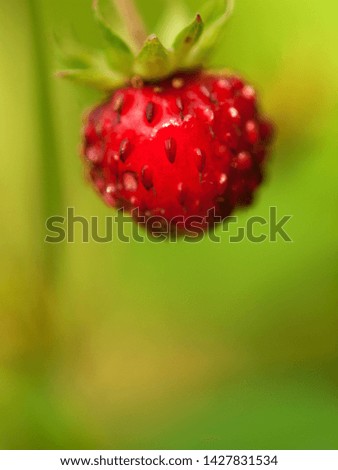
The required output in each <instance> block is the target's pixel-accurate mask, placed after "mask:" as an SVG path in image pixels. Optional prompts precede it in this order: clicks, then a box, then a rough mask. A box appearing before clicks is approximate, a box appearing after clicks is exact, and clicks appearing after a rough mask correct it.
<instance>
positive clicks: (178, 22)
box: [154, 0, 190, 47]
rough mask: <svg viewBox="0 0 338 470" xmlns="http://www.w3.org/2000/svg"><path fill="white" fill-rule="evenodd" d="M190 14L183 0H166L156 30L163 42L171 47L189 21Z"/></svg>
mask: <svg viewBox="0 0 338 470" xmlns="http://www.w3.org/2000/svg"><path fill="white" fill-rule="evenodd" d="M189 20H190V14H189V12H188V10H187V7H186V5H185V2H182V0H166V1H165V5H163V13H162V15H161V17H160V19H159V21H158V23H157V24H156V26H155V28H154V31H155V32H156V33H158V36H159V37H160V38H161V41H162V42H163V44H165V45H166V46H168V47H169V45H171V44H173V42H174V40H175V38H176V36H177V35H178V33H179V32H180V31H182V29H183V28H184V27H185V26H186V25H187V24H188V23H189Z"/></svg>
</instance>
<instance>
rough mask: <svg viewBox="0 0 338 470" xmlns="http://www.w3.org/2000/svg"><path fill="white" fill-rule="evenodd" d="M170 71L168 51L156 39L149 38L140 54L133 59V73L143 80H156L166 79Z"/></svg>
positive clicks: (155, 37)
mask: <svg viewBox="0 0 338 470" xmlns="http://www.w3.org/2000/svg"><path fill="white" fill-rule="evenodd" d="M171 70H172V60H171V55H170V53H169V51H168V50H167V49H166V48H165V47H164V46H163V45H162V43H161V42H160V41H159V39H158V37H157V36H155V35H151V36H149V38H148V39H147V40H146V42H145V44H144V46H143V48H142V50H141V52H140V53H139V55H138V56H137V57H136V59H135V64H134V72H135V74H137V75H140V76H141V77H142V78H143V79H145V80H157V79H161V78H164V77H166V76H167V75H169V74H170V72H171Z"/></svg>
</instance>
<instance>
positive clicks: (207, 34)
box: [189, 0, 234, 65]
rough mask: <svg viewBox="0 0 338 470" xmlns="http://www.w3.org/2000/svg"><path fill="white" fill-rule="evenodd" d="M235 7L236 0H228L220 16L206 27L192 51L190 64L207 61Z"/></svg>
mask: <svg viewBox="0 0 338 470" xmlns="http://www.w3.org/2000/svg"><path fill="white" fill-rule="evenodd" d="M223 1H224V0H223ZM233 7H234V0H226V1H225V7H224V8H223V13H222V14H221V16H218V17H217V18H216V19H215V20H214V21H213V22H211V24H210V25H209V26H207V27H206V28H205V29H204V33H203V35H202V37H201V39H200V41H199V42H198V44H196V46H195V47H194V49H193V50H192V52H191V56H190V59H189V60H190V62H189V65H193V64H195V65H200V64H202V63H204V62H206V61H207V60H208V59H209V58H210V56H211V53H212V51H213V49H215V46H216V44H217V41H218V40H219V38H220V35H221V33H222V31H223V30H224V25H225V24H226V22H227V21H228V19H229V18H230V16H231V14H232V11H233Z"/></svg>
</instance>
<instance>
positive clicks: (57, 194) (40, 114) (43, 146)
mask: <svg viewBox="0 0 338 470" xmlns="http://www.w3.org/2000/svg"><path fill="white" fill-rule="evenodd" d="M28 5H29V6H28V8H29V15H30V25H31V35H32V44H33V56H32V61H33V65H34V70H35V77H34V78H35V84H36V85H35V86H36V88H35V96H36V112H37V122H38V133H39V146H40V173H41V184H42V190H41V192H42V224H41V232H42V233H43V234H44V231H45V222H46V220H47V218H48V217H51V216H53V215H58V214H61V213H62V209H63V198H62V185H61V171H60V165H59V160H58V150H57V140H56V135H55V130H54V124H53V110H52V99H51V94H52V93H51V89H50V84H49V76H51V73H50V71H49V68H48V62H47V57H48V50H47V47H46V44H47V43H46V37H45V34H44V31H43V26H42V21H41V18H40V12H39V4H38V0H30V1H29V2H28ZM41 232H40V233H39V236H41ZM42 236H44V235H42ZM58 252H59V250H56V248H55V247H54V246H50V245H48V244H44V245H43V264H44V272H43V275H44V279H45V281H49V282H53V280H54V278H55V269H56V262H57V259H56V258H57V257H56V254H57V253H58Z"/></svg>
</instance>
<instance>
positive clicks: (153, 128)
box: [84, 72, 273, 233]
mask: <svg viewBox="0 0 338 470" xmlns="http://www.w3.org/2000/svg"><path fill="white" fill-rule="evenodd" d="M84 134H85V144H84V160H85V164H86V167H87V170H88V174H89V177H90V179H91V181H92V183H93V185H94V187H95V188H96V190H97V191H98V193H99V194H100V195H101V197H102V198H103V200H104V201H105V202H106V203H107V204H108V205H109V206H112V207H116V208H121V207H123V208H125V209H126V210H128V211H131V210H133V209H134V208H138V209H139V212H140V214H142V215H144V216H145V218H146V219H148V218H149V217H151V216H161V217H162V218H165V219H166V220H167V221H171V220H172V219H173V218H174V217H177V216H181V218H180V219H178V218H177V222H174V226H176V227H177V229H178V231H180V232H181V233H184V232H185V231H186V227H185V223H184V222H185V221H186V220H187V218H188V217H190V216H200V217H205V216H207V214H208V211H209V210H210V209H214V213H215V215H216V216H219V217H221V219H224V218H226V217H227V216H228V215H229V214H230V213H231V212H232V211H233V210H234V208H235V207H237V206H245V205H249V204H250V203H251V202H252V199H253V195H254V193H255V191H256V189H257V188H258V186H259V185H260V184H261V182H262V179H263V166H264V163H265V159H266V155H267V151H268V148H269V145H270V143H271V141H272V136H273V127H272V125H271V124H270V123H269V121H267V120H266V119H265V118H263V117H262V116H261V115H260V113H259V110H258V107H257V100H256V95H255V91H254V89H253V88H252V87H251V86H249V85H247V84H245V83H244V82H243V81H242V80H241V79H240V78H238V77H236V76H233V75H232V76H231V75H215V74H210V73H204V72H201V73H196V74H190V75H177V76H175V78H174V79H168V80H166V81H164V82H161V83H157V84H156V85H144V86H142V85H141V86H139V87H132V86H131V87H126V88H123V89H119V90H117V91H116V92H115V93H114V94H113V95H112V96H111V97H110V98H109V99H108V100H107V101H106V102H105V103H104V104H102V105H100V106H99V107H97V108H96V109H94V110H93V111H92V112H91V113H90V114H89V117H88V118H87V120H86V124H85V131H84ZM182 220H183V222H182ZM212 224H213V221H212V220H211V219H210V218H209V219H208V221H206V222H205V223H204V224H203V229H207V228H208V226H209V225H212ZM148 228H149V227H148Z"/></svg>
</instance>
